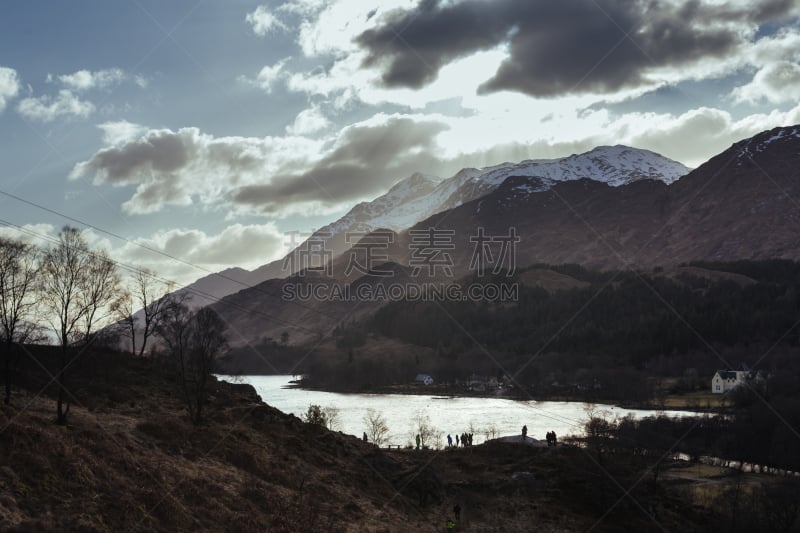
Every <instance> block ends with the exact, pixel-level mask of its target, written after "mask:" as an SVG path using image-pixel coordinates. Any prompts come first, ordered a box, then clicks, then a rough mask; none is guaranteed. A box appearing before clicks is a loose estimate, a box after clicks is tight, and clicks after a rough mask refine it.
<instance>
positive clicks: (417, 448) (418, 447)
mask: <svg viewBox="0 0 800 533" xmlns="http://www.w3.org/2000/svg"><path fill="white" fill-rule="evenodd" d="M419 440H420V439H419V433H417V449H418V450H419Z"/></svg>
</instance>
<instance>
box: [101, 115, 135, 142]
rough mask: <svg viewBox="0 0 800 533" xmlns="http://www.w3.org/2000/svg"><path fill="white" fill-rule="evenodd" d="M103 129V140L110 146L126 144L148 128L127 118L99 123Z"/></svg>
mask: <svg viewBox="0 0 800 533" xmlns="http://www.w3.org/2000/svg"><path fill="white" fill-rule="evenodd" d="M97 127H98V128H99V129H101V130H102V131H103V142H104V143H106V144H107V145H110V146H116V145H118V144H124V143H126V142H129V141H132V140H134V139H136V138H137V137H139V136H140V135H142V134H143V133H144V132H145V131H147V128H145V127H144V126H141V125H139V124H134V123H133V122H128V121H127V120H117V121H112V122H104V123H102V124H98V125H97Z"/></svg>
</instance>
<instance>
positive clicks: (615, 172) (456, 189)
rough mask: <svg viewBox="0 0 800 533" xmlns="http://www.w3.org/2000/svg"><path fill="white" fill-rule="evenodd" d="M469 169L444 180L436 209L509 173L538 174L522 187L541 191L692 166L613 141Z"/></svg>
mask: <svg viewBox="0 0 800 533" xmlns="http://www.w3.org/2000/svg"><path fill="white" fill-rule="evenodd" d="M469 170H470V171H471V172H467V171H461V172H460V173H459V174H456V176H454V177H453V178H451V179H450V180H448V182H452V183H447V182H445V183H443V184H442V185H441V186H440V187H441V189H449V190H451V191H452V192H451V194H450V195H448V197H447V199H446V200H445V201H444V202H443V203H442V204H441V205H440V206H439V207H438V209H437V211H436V212H438V211H443V210H445V209H452V208H454V207H458V206H459V205H461V204H464V203H466V202H469V201H471V200H475V199H477V198H480V197H482V196H486V195H487V194H489V193H490V192H492V191H493V190H495V189H497V188H498V187H499V186H500V185H501V184H502V183H503V182H504V181H505V180H506V179H508V178H509V177H511V176H516V177H536V178H540V179H539V180H538V182H537V183H539V184H540V185H539V187H538V188H537V189H536V190H528V189H526V190H525V191H524V192H540V191H544V190H547V189H549V188H550V187H552V186H553V185H554V184H555V183H558V182H561V181H572V180H578V179H583V178H588V179H591V180H594V181H599V182H602V183H607V184H609V185H611V186H612V187H619V186H620V185H627V184H629V183H633V182H634V181H639V180H659V181H663V182H664V183H666V184H667V185H669V184H670V183H672V182H674V181H675V180H677V179H678V178H680V177H681V176H684V175H686V174H687V173H688V172H689V171H690V170H691V169H689V168H687V167H686V166H684V165H682V164H681V163H678V162H677V161H673V160H672V159H669V158H667V157H664V156H662V155H660V154H657V153H655V152H651V151H649V150H641V149H638V148H630V147H628V146H622V145H616V146H599V147H597V148H595V149H594V150H592V151H590V152H586V153H583V154H573V155H571V156H569V157H562V158H558V159H531V160H527V161H523V162H521V163H505V164H502V165H496V166H493V167H488V168H485V169H482V170H476V169H469ZM456 184H457V185H456ZM454 185H456V186H454ZM435 192H436V191H435ZM431 214H433V213H431Z"/></svg>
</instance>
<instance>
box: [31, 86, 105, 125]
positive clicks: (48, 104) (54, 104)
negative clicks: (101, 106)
mask: <svg viewBox="0 0 800 533" xmlns="http://www.w3.org/2000/svg"><path fill="white" fill-rule="evenodd" d="M17 111H19V113H20V114H21V115H22V116H24V117H25V118H28V119H32V120H40V121H42V122H51V121H53V120H55V119H56V118H58V117H62V116H73V117H80V118H86V117H88V116H89V115H91V114H92V113H94V111H95V107H94V104H92V103H91V102H88V101H86V100H81V99H80V98H78V97H77V96H75V94H73V93H72V91H69V90H67V89H62V90H60V91H58V95H57V96H55V97H52V96H48V95H42V96H39V97H28V98H24V99H22V100H20V102H19V104H18V106H17Z"/></svg>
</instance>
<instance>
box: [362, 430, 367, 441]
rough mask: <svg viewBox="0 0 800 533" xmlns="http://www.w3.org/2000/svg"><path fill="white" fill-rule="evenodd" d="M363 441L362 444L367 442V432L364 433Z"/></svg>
mask: <svg viewBox="0 0 800 533" xmlns="http://www.w3.org/2000/svg"><path fill="white" fill-rule="evenodd" d="M363 440H364V442H367V432H366V431H365V432H364V439H363Z"/></svg>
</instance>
